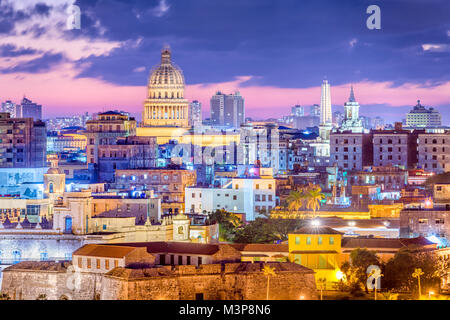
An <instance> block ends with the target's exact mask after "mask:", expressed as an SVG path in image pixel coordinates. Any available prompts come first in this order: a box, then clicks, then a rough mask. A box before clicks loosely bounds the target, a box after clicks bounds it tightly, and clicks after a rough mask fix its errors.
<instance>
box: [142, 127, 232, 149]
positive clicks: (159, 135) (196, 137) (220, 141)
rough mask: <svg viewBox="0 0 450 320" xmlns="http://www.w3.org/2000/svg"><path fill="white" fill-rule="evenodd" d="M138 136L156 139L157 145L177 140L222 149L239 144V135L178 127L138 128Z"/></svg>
mask: <svg viewBox="0 0 450 320" xmlns="http://www.w3.org/2000/svg"><path fill="white" fill-rule="evenodd" d="M136 135H137V136H140V137H156V143H157V144H165V143H168V142H169V141H170V140H175V141H177V142H178V143H180V144H193V145H197V146H202V147H220V146H227V145H230V144H232V143H236V144H238V143H239V141H240V135H239V133H234V132H233V133H231V132H225V133H221V132H218V133H197V132H195V133H194V132H192V131H190V130H189V129H188V128H177V127H138V128H137V129H136Z"/></svg>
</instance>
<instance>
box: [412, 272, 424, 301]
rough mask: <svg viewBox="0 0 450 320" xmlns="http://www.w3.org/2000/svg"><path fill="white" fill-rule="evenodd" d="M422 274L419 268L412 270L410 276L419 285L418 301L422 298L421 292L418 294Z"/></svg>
mask: <svg viewBox="0 0 450 320" xmlns="http://www.w3.org/2000/svg"><path fill="white" fill-rule="evenodd" d="M423 274H424V272H423V271H422V269H421V268H416V269H415V270H414V272H413V274H412V276H413V277H414V278H417V282H418V284H419V300H420V298H421V296H422V294H421V292H420V276H421V275H423Z"/></svg>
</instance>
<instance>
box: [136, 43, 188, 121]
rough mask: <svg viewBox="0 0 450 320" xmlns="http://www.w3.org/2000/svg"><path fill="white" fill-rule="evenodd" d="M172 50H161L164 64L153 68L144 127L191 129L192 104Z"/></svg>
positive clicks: (144, 114) (144, 113)
mask: <svg viewBox="0 0 450 320" xmlns="http://www.w3.org/2000/svg"><path fill="white" fill-rule="evenodd" d="M171 56H172V53H171V51H170V49H169V48H168V47H166V48H164V49H163V50H162V51H161V63H160V64H159V65H157V66H155V67H153V69H152V71H151V73H150V78H149V81H148V93H147V100H145V103H144V112H143V115H142V120H143V124H144V126H169V127H188V112H189V110H188V105H189V104H188V101H187V100H186V99H184V76H183V71H181V69H180V68H179V67H178V66H177V65H175V64H174V63H173V62H172V57H171Z"/></svg>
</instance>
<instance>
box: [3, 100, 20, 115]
mask: <svg viewBox="0 0 450 320" xmlns="http://www.w3.org/2000/svg"><path fill="white" fill-rule="evenodd" d="M16 109H17V105H16V104H15V103H14V102H11V100H7V101H5V102H3V103H2V112H7V113H9V115H10V117H11V118H15V117H16Z"/></svg>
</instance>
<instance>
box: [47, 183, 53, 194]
mask: <svg viewBox="0 0 450 320" xmlns="http://www.w3.org/2000/svg"><path fill="white" fill-rule="evenodd" d="M48 192H49V193H53V192H54V191H53V182H50V184H49V186H48Z"/></svg>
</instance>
